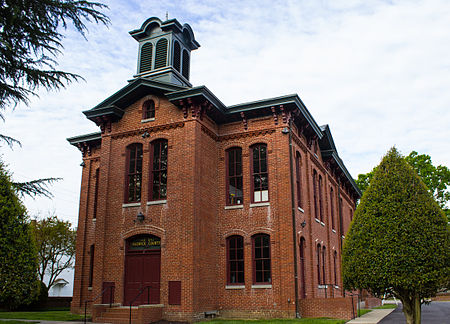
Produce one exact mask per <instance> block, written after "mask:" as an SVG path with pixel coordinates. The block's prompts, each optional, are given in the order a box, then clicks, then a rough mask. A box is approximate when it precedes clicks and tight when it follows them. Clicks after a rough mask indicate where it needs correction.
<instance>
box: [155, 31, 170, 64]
mask: <svg viewBox="0 0 450 324" xmlns="http://www.w3.org/2000/svg"><path fill="white" fill-rule="evenodd" d="M167 45H168V42H167V39H166V38H161V39H160V40H159V41H158V42H157V43H156V53H155V69H159V68H162V67H165V66H166V65H167Z"/></svg>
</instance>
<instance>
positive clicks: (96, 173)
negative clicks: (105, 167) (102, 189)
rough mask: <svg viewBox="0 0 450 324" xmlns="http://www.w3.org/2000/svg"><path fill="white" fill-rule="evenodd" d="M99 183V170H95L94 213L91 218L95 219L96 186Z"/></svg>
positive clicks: (96, 203)
mask: <svg viewBox="0 0 450 324" xmlns="http://www.w3.org/2000/svg"><path fill="white" fill-rule="evenodd" d="M99 183H100V168H97V169H96V170H95V189H94V213H93V216H92V218H93V219H96V218H97V205H98V186H99Z"/></svg>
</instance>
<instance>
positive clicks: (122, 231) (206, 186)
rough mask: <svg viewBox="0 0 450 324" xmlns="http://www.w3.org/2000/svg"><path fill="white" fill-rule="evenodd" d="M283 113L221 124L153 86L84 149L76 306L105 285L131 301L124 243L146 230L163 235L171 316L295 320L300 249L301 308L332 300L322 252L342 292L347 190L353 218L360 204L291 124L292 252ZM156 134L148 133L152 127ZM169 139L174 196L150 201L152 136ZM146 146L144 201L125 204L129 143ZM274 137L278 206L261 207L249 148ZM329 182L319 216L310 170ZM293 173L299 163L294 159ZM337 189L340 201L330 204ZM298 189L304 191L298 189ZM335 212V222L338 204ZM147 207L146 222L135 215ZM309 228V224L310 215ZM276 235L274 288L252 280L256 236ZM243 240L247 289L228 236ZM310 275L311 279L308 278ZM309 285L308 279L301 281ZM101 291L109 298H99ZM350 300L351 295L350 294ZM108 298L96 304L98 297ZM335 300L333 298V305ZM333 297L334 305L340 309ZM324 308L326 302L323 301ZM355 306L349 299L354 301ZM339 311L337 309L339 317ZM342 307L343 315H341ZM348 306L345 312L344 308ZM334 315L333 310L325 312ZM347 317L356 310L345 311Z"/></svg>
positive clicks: (270, 143) (164, 285) (271, 155)
mask: <svg viewBox="0 0 450 324" xmlns="http://www.w3.org/2000/svg"><path fill="white" fill-rule="evenodd" d="M147 99H152V100H154V101H155V108H156V117H155V120H154V121H150V122H145V123H142V122H141V116H142V109H141V106H142V103H143V102H144V101H145V100H147ZM281 120H282V118H281V116H279V118H278V121H277V122H275V121H274V118H273V117H272V116H271V117H258V118H252V119H249V120H248V127H247V129H245V128H244V125H243V123H242V122H233V123H225V124H222V125H216V124H215V123H214V122H213V121H212V120H210V119H209V118H208V117H207V116H204V117H203V118H199V117H198V116H193V114H191V112H190V111H188V115H187V116H186V117H185V116H184V115H183V112H182V111H181V110H180V109H179V108H177V107H175V106H174V105H172V104H171V103H170V102H169V101H168V100H167V99H166V98H165V97H163V96H157V95H156V94H150V93H149V94H148V95H146V96H144V97H142V98H137V100H136V102H135V103H133V104H131V105H130V106H129V107H128V108H126V109H125V114H124V116H123V117H122V119H120V120H119V121H117V122H115V123H113V124H112V127H111V130H105V132H104V133H103V134H102V144H101V147H98V148H95V147H93V148H92V149H91V151H90V152H88V153H86V154H85V155H84V156H83V160H84V162H85V167H84V168H83V173H82V183H81V196H80V211H79V223H78V240H77V260H76V266H75V282H74V295H73V302H72V311H78V312H81V311H82V305H83V301H84V300H86V299H92V298H94V297H95V296H98V295H99V294H100V293H101V291H102V287H103V283H104V282H113V283H114V284H115V302H118V303H123V300H124V284H123V281H124V273H125V269H124V264H125V257H126V256H125V242H126V240H127V239H128V238H130V237H133V236H134V235H137V234H152V235H156V236H158V237H160V238H161V278H160V284H161V289H160V302H161V304H163V305H164V309H163V311H162V312H163V317H164V318H165V319H169V320H183V319H186V320H192V319H196V318H201V317H202V316H203V314H204V312H205V311H210V310H217V311H219V312H220V314H221V315H222V316H239V317H241V316H242V317H293V316H295V305H294V303H293V301H294V300H295V290H294V253H296V254H297V266H298V269H299V270H298V272H299V274H298V278H299V279H298V280H299V281H298V295H299V296H300V294H301V291H303V290H304V291H305V295H306V296H305V299H303V300H300V305H301V307H302V309H303V311H305V312H306V311H308V312H313V309H315V307H316V306H315V305H318V304H319V301H320V300H322V299H324V298H322V297H325V290H324V289H323V288H320V287H319V283H318V279H317V269H316V262H317V258H316V255H315V248H316V246H317V244H321V246H322V247H326V261H325V268H326V272H325V282H326V283H327V284H336V288H334V289H333V294H332V295H331V294H330V291H329V290H328V295H327V297H330V296H333V297H341V296H342V292H341V288H340V287H342V281H341V275H340V270H339V269H340V262H341V258H340V256H341V253H340V248H341V238H340V237H339V234H340V231H339V219H338V217H339V208H338V203H339V197H338V194H340V196H341V197H342V202H343V206H342V217H343V226H344V230H345V231H346V230H347V229H348V227H349V224H350V210H354V204H355V202H354V201H353V200H352V199H351V198H350V197H349V196H348V195H347V193H346V190H344V187H343V186H342V185H341V186H339V182H338V180H337V177H336V175H335V174H334V173H333V172H332V171H331V169H330V168H328V167H327V166H326V165H325V164H324V162H323V160H322V157H321V155H320V150H319V151H317V152H314V150H313V146H308V144H307V138H306V137H305V136H304V135H302V134H300V133H299V132H298V131H297V130H296V129H295V127H294V128H293V132H292V134H293V135H292V136H293V141H292V145H293V153H294V156H295V154H296V152H299V153H300V155H301V159H302V164H301V191H302V204H301V209H299V208H297V205H295V223H296V227H295V238H296V244H297V245H296V246H295V252H294V237H293V220H292V204H291V173H290V172H291V170H290V167H289V163H290V160H289V136H288V135H287V134H283V133H282V132H281V130H282V129H283V128H284V127H286V126H287V124H284V123H283V122H282V121H281ZM144 129H145V130H147V132H148V133H149V136H148V137H145V138H143V137H142V133H143V130H144ZM161 138H164V139H166V140H167V141H168V145H169V148H168V185H167V192H168V194H167V201H166V202H165V203H160V204H156V205H148V204H147V197H148V191H149V186H148V182H149V167H148V166H149V156H150V153H149V152H150V143H151V142H152V141H153V140H156V139H161ZM132 143H141V144H142V145H143V173H142V183H143V186H142V194H141V197H142V200H141V202H140V203H138V204H134V205H125V206H124V205H123V203H124V189H125V188H124V181H125V180H124V178H125V172H126V169H125V168H126V156H125V152H126V147H127V146H128V145H130V144H132ZM256 143H265V144H266V145H267V149H268V173H269V197H270V201H269V204H266V205H264V206H253V205H251V203H250V202H251V196H250V195H251V193H250V181H251V174H250V161H251V159H250V158H251V157H250V147H251V146H252V145H253V144H256ZM233 146H238V147H241V148H242V153H243V156H242V163H243V164H242V165H243V188H244V197H243V201H244V202H243V205H242V206H241V207H239V208H236V209H226V208H225V207H226V192H225V191H226V189H225V188H226V165H225V150H226V149H227V148H230V147H233ZM97 168H100V178H99V181H98V183H99V194H98V201H97V206H98V207H97V208H98V209H97V218H96V220H94V219H93V213H94V210H93V206H94V192H95V190H94V184H95V183H96V179H95V170H96V169H97ZM314 170H315V171H316V172H317V173H318V174H320V175H321V177H322V178H323V219H322V221H320V220H316V217H315V210H314V204H313V190H312V174H313V172H314ZM294 172H295V167H294ZM330 188H333V192H334V204H333V206H332V205H331V201H330V190H331V189H330ZM295 194H296V192H295ZM332 208H333V213H334V226H332V220H331V218H330V217H331V214H332V212H331V209H332ZM139 212H142V213H143V214H144V216H145V220H144V221H143V222H142V223H140V222H136V215H137V214H138V213H139ZM303 221H304V222H305V226H302V225H301V224H302V222H303ZM257 233H265V234H268V235H270V242H271V269H272V282H271V285H266V286H264V287H258V286H254V285H253V262H252V244H251V238H252V236H253V235H254V234H257ZM236 234H237V235H241V236H242V237H243V238H244V269H245V282H244V284H243V285H242V286H241V287H238V288H237V289H236V287H227V278H226V238H227V237H228V236H230V235H236ZM302 238H303V239H304V240H305V257H304V265H305V268H304V272H302V271H301V268H300V262H301V261H300V257H299V247H298V244H299V243H300V239H302ZM92 244H95V260H94V268H93V287H91V288H88V278H89V267H90V262H89V260H90V255H89V248H90V246H91V245H92ZM334 251H336V252H337V256H338V257H337V265H336V269H337V280H336V282H334V263H333V261H334V259H333V255H334ZM302 276H303V277H304V279H301V278H302ZM169 281H181V305H169V303H168V283H169ZM303 282H304V283H305V286H303V284H302V283H303ZM100 299H101V297H100ZM341 300H342V301H341ZM99 302H100V301H96V303H99ZM324 303H325V302H324ZM346 303H348V298H347V299H342V298H335V299H330V298H327V299H326V303H325V304H323V305H322V306H324V307H322V309H321V308H320V307H319V308H318V310H317V312H316V313H314V314H319V311H322V313H321V314H322V315H320V314H319V315H320V316H325V315H323V314H324V312H325V313H326V310H327V309H328V308H331V309H339V307H340V306H339V305H341V306H342V305H343V306H342V307H344V306H345V305H347V304H346ZM330 305H331V306H330ZM325 306H326V307H325ZM344 308H345V307H344ZM333 314H334V313H333ZM336 314H337V315H339V316H337V315H336V316H335V315H333V316H334V317H341V315H340V313H338V312H337V311H336ZM343 314H344V313H343ZM327 316H328V315H327ZM345 318H347V317H345Z"/></svg>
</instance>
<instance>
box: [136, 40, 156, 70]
mask: <svg viewBox="0 0 450 324" xmlns="http://www.w3.org/2000/svg"><path fill="white" fill-rule="evenodd" d="M152 55H153V44H152V43H150V42H148V43H145V44H144V45H142V47H141V64H140V66H139V73H142V72H145V71H150V70H151V69H152Z"/></svg>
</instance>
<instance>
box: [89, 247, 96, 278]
mask: <svg viewBox="0 0 450 324" xmlns="http://www.w3.org/2000/svg"><path fill="white" fill-rule="evenodd" d="M94 254H95V245H94V244H92V245H91V246H90V248H89V277H88V287H92V282H93V281H94Z"/></svg>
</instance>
